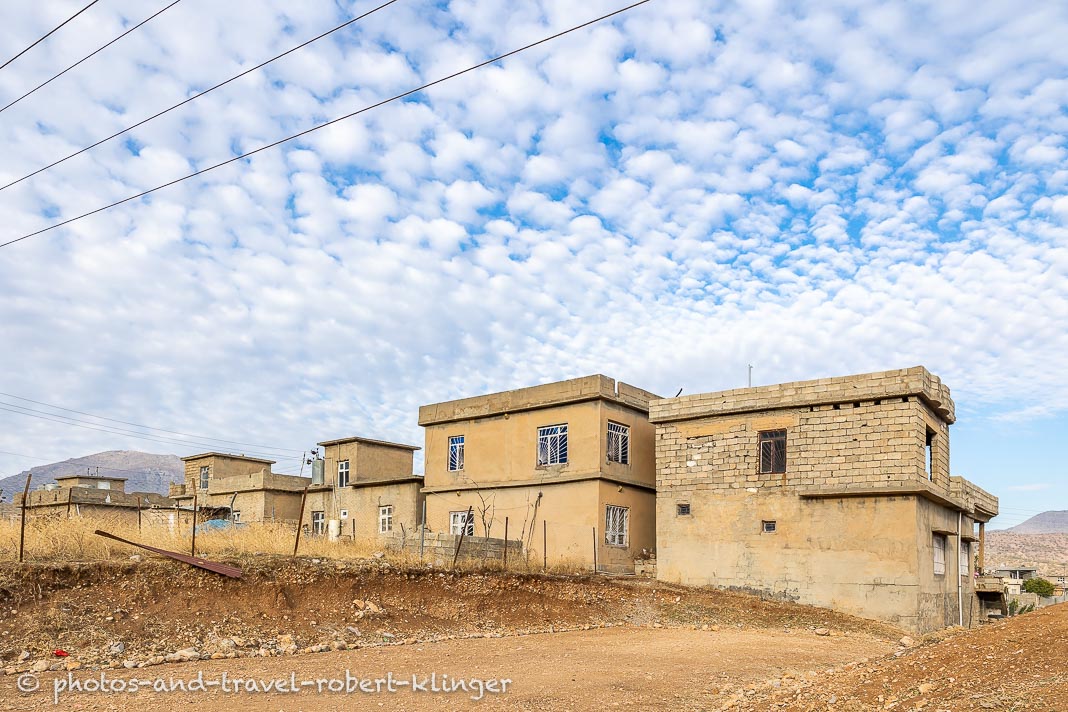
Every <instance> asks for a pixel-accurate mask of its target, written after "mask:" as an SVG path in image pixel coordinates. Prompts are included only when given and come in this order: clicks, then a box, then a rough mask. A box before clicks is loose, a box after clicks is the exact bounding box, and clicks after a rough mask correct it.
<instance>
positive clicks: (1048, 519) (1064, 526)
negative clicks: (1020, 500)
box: [1005, 510, 1068, 534]
mask: <svg viewBox="0 0 1068 712" xmlns="http://www.w3.org/2000/svg"><path fill="white" fill-rule="evenodd" d="M1005 531H1010V532H1016V533H1017V534H1068V511H1063V510H1062V511H1059V512H1056V511H1050V512H1042V514H1036V515H1035V516H1033V517H1031V518H1030V519H1028V520H1027V521H1025V522H1021V523H1019V524H1017V525H1016V526H1014V527H1010V528H1008V529H1006V530H1005Z"/></svg>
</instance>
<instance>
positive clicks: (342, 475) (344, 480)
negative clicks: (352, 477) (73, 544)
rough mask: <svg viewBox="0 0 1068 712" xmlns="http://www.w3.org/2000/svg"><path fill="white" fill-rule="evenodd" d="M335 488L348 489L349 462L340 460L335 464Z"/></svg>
mask: <svg viewBox="0 0 1068 712" xmlns="http://www.w3.org/2000/svg"><path fill="white" fill-rule="evenodd" d="M337 486H338V487H348V486H349V461H348V460H342V461H341V462H339V463H337Z"/></svg>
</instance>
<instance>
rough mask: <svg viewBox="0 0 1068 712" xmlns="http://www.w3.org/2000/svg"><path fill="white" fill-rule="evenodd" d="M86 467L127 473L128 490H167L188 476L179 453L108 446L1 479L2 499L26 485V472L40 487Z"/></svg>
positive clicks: (107, 474) (32, 483)
mask: <svg viewBox="0 0 1068 712" xmlns="http://www.w3.org/2000/svg"><path fill="white" fill-rule="evenodd" d="M87 468H88V469H89V471H90V472H91V473H92V474H94V475H95V474H97V468H99V474H100V475H102V476H105V477H125V478H126V491H127V492H156V493H158V494H167V486H168V485H169V484H170V483H171V482H180V481H181V480H182V479H183V477H184V476H185V474H184V473H185V469H184V467H183V464H182V461H181V460H179V459H178V456H177V455H157V454H155V453H150V452H138V451H137V450H108V451H106V452H98V453H96V454H93V455H85V456H84V457H75V458H71V459H70V460H64V461H63V462H53V463H52V464H50V465H38V466H37V467H33V468H30V469H29V470H26V471H23V472H20V473H19V474H17V475H12V476H11V477H5V478H4V479H0V501H2V502H10V501H11V500H12V496H13V495H14V493H15V492H21V491H22V488H23V487H25V486H26V476H27V475H32V480H31V481H30V486H31V487H32V488H33V489H38V488H40V487H41V486H42V485H46V484H48V483H50V482H55V481H56V477H62V476H64V475H84V474H85V473H86V471H87Z"/></svg>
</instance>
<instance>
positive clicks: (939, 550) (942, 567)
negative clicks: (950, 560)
mask: <svg viewBox="0 0 1068 712" xmlns="http://www.w3.org/2000/svg"><path fill="white" fill-rule="evenodd" d="M933 546H934V572H935V575H936V576H941V575H943V574H945V573H946V537H945V535H944V534H935V535H934V539H933Z"/></svg>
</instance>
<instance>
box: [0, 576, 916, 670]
mask: <svg viewBox="0 0 1068 712" xmlns="http://www.w3.org/2000/svg"><path fill="white" fill-rule="evenodd" d="M235 563H238V562H235ZM239 563H241V565H242V566H243V567H244V568H245V577H244V578H243V579H240V580H233V579H226V578H223V577H221V576H217V575H215V574H210V573H205V572H201V571H198V570H194V569H190V568H188V567H185V566H183V565H181V564H177V563H172V562H167V561H159V560H152V559H149V560H145V561H141V562H137V563H133V562H129V563H107V562H105V563H93V564H70V565H32V566H24V567H18V566H16V565H5V566H2V567H0V607H2V608H5V609H7V611H6V615H5V616H4V617H3V622H2V623H0V667H5V668H8V670H9V671H10V670H11V669H20V668H22V667H24V666H29V665H32V664H34V663H35V662H36V663H37V664H41V662H42V661H46V662H48V664H49V666H50V667H51V668H52V669H63V668H64V666H71V665H83V666H87V667H107V666H111V667H118V666H122V665H123V663H124V662H125V663H135V664H142V663H146V662H147V663H150V664H155V663H156V662H162V661H163V659H164V656H167V655H173V654H174V653H176V652H177V651H183V650H184V651H189V650H193V651H195V652H196V654H197V655H198V656H199V657H200V658H201V659H206V658H209V657H215V658H216V659H218V658H220V657H223V658H234V657H252V656H258V657H270V656H273V655H283V654H292V653H299V652H319V651H321V650H323V649H329V648H333V649H347V648H358V647H367V646H371V645H383V644H390V643H396V642H401V641H409V642H414V641H428V640H440V639H448V638H451V637H457V638H462V637H473V636H480V637H502V636H508V635H515V634H523V633H533V632H545V631H550V630H565V629H584V628H587V627H615V626H620V625H639V626H649V627H661V626H663V627H677V626H684V627H697V628H698V629H700V628H701V627H706V628H708V629H714V628H716V627H726V626H730V627H735V628H765V629H780V630H781V629H794V630H813V629H817V628H826V629H828V630H829V631H830V633H831V634H832V635H840V634H845V633H850V632H856V633H863V634H866V635H874V636H877V637H880V638H882V639H884V640H896V639H897V638H899V637H900V636H901V633H900V631H898V630H896V629H895V628H893V627H891V626H886V625H881V624H878V623H873V622H870V621H865V620H863V619H859V618H854V617H852V616H847V615H842V614H838V613H834V612H832V611H828V610H824V609H817V608H811V607H807V606H799V605H794V604H789V603H782V602H777V601H766V600H761V599H760V598H758V597H753V596H747V595H743V594H733V593H727V592H721V591H711V590H695V589H685V588H681V587H675V586H668V585H664V584H660V583H657V582H655V581H648V580H636V579H613V578H605V577H600V576H596V577H594V576H547V575H530V574H514V573H503V572H499V571H491V572H485V573H478V572H466V573H451V572H446V571H439V570H434V569H431V568H421V567H416V568H398V567H397V566H396V565H393V564H390V563H387V562H384V561H376V560H370V561H346V562H336V561H325V560H323V561H320V560H308V559H289V558H285V557H277V558H275V557H259V558H253V559H249V560H246V561H243V562H239ZM821 632H822V631H821ZM57 648H58V649H62V650H64V651H66V652H68V653H70V656H69V657H68V658H64V659H59V658H56V657H54V656H53V650H55V649H57ZM26 653H29V655H26ZM185 657H186V658H187V659H188V658H189V657H190V656H189V655H188V654H187V655H186V656H185ZM20 658H22V660H20Z"/></svg>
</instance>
